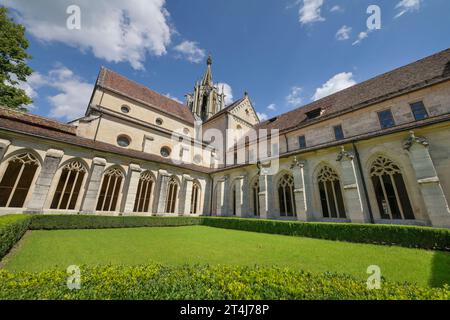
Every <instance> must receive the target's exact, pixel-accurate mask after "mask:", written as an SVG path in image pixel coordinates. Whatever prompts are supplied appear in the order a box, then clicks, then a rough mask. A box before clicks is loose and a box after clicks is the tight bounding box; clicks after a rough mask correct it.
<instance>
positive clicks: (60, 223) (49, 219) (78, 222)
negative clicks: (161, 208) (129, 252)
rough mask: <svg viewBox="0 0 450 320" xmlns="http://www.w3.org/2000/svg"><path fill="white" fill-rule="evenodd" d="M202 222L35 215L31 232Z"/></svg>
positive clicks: (169, 218)
mask: <svg viewBox="0 0 450 320" xmlns="http://www.w3.org/2000/svg"><path fill="white" fill-rule="evenodd" d="M200 222H201V221H200V219H198V218H191V217H127V216H120V217H116V216H114V217H111V216H93V215H35V216H33V218H32V222H31V225H30V229H31V230H55V229H109V228H136V227H176V226H191V225H197V224H199V223H200Z"/></svg>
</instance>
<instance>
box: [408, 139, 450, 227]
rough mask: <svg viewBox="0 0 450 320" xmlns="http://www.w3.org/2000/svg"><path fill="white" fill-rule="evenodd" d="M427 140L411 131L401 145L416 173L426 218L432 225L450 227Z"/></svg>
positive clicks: (449, 211)
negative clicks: (426, 214) (407, 153)
mask: <svg viewBox="0 0 450 320" xmlns="http://www.w3.org/2000/svg"><path fill="white" fill-rule="evenodd" d="M428 145H429V144H428V141H427V140H426V139H425V138H423V137H416V136H415V135H414V132H413V131H411V133H410V137H409V138H408V139H407V140H406V141H404V143H403V147H404V149H405V150H408V151H409V158H410V159H411V163H412V166H413V168H414V171H415V173H416V178H417V183H418V184H419V188H420V191H421V193H422V197H423V200H424V202H425V206H426V210H427V213H428V218H429V219H430V221H431V225H432V226H433V227H442V228H450V210H449V206H448V202H447V199H446V198H445V195H444V191H443V190H442V186H441V183H440V181H439V177H438V175H437V172H436V169H435V167H434V164H433V160H432V159H431V156H430V153H429V151H428Z"/></svg>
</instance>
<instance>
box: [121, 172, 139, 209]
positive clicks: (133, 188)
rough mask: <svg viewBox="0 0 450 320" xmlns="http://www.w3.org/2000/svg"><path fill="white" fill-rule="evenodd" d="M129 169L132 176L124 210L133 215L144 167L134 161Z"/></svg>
mask: <svg viewBox="0 0 450 320" xmlns="http://www.w3.org/2000/svg"><path fill="white" fill-rule="evenodd" d="M128 170H129V173H128V175H129V177H130V178H129V181H128V188H127V192H126V199H125V208H124V210H123V211H124V214H125V215H132V214H133V210H134V203H135V201H136V195H137V189H138V185H139V179H140V177H141V172H142V169H141V167H140V166H139V165H137V164H133V163H132V164H130V166H129V169H128Z"/></svg>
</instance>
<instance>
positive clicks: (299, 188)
mask: <svg viewBox="0 0 450 320" xmlns="http://www.w3.org/2000/svg"><path fill="white" fill-rule="evenodd" d="M291 169H292V172H293V176H294V197H295V208H296V210H297V212H296V214H297V219H298V220H300V221H310V220H311V217H309V212H308V209H309V208H310V206H309V205H308V201H307V200H308V198H310V197H311V193H309V192H307V190H306V183H305V178H306V176H305V172H306V161H305V160H303V161H300V160H297V158H294V161H293V163H292V165H291ZM308 191H309V190H308Z"/></svg>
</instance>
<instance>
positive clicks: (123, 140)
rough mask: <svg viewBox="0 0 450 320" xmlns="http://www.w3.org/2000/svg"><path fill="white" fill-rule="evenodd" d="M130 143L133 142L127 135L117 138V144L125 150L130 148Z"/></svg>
mask: <svg viewBox="0 0 450 320" xmlns="http://www.w3.org/2000/svg"><path fill="white" fill-rule="evenodd" d="M130 142H131V140H130V138H128V137H127V136H125V135H120V136H118V137H117V144H118V145H119V146H121V147H124V148H125V147H128V146H129V145H130Z"/></svg>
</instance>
